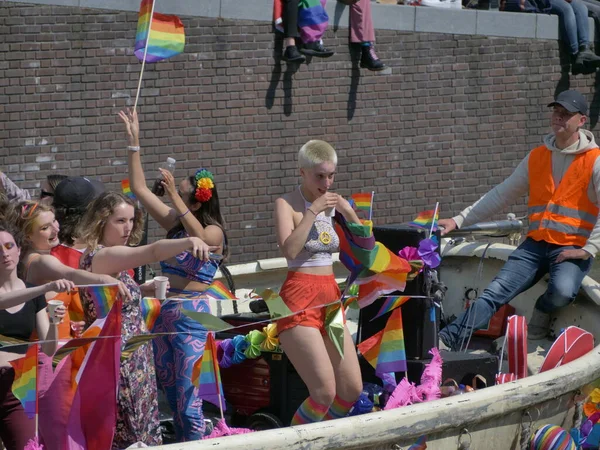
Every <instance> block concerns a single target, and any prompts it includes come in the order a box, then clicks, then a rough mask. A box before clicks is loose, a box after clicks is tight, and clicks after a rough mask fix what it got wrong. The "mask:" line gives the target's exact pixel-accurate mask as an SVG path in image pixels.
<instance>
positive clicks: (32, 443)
mask: <svg viewBox="0 0 600 450" xmlns="http://www.w3.org/2000/svg"><path fill="white" fill-rule="evenodd" d="M23 450H44V446H43V445H42V444H40V443H39V442H38V438H37V436H36V437H35V438H33V439H29V442H28V443H27V445H25V448H23Z"/></svg>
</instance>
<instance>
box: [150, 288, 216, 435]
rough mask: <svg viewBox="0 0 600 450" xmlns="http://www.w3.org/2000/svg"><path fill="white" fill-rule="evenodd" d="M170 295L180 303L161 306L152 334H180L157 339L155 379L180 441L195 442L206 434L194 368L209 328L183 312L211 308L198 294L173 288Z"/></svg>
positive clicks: (204, 310)
mask: <svg viewBox="0 0 600 450" xmlns="http://www.w3.org/2000/svg"><path fill="white" fill-rule="evenodd" d="M169 294H170V295H171V296H173V297H177V298H178V300H169V301H167V302H165V303H164V304H163V305H162V307H161V310H160V315H159V316H158V319H156V323H155V325H154V328H153V330H152V331H153V332H155V333H164V332H170V333H173V332H176V333H177V334H174V335H170V336H161V337H157V338H154V340H153V346H154V364H155V366H156V376H157V378H158V382H159V386H161V387H162V389H163V391H164V392H165V395H166V397H167V400H168V402H169V406H170V407H171V410H172V411H173V422H174V425H175V432H176V435H177V439H178V440H183V441H195V440H198V439H201V438H202V436H203V435H204V415H203V414H202V400H200V399H199V398H198V395H197V391H198V389H197V388H196V387H195V386H194V385H193V384H192V368H193V366H194V363H195V362H196V361H197V360H198V358H200V357H201V356H202V353H203V352H204V345H205V343H206V328H204V327H203V326H202V325H200V324H199V323H198V322H196V321H195V320H192V319H190V318H189V317H188V316H186V315H185V314H183V313H182V312H181V309H182V308H185V309H189V310H191V311H197V312H206V313H210V305H209V303H208V300H206V297H201V293H199V292H190V291H180V290H176V289H170V290H169ZM180 298H185V299H186V300H184V301H181V300H179V299H180Z"/></svg>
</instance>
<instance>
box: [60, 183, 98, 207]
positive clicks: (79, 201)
mask: <svg viewBox="0 0 600 450" xmlns="http://www.w3.org/2000/svg"><path fill="white" fill-rule="evenodd" d="M105 190H106V189H105V188H104V184H102V183H101V182H100V181H96V180H90V179H88V178H84V177H69V178H66V179H64V180H62V181H61V182H60V183H58V186H56V189H54V202H53V203H52V205H53V206H55V207H62V208H85V207H86V206H87V205H89V204H90V203H91V202H92V201H93V200H94V199H95V198H96V197H98V196H99V195H100V194H102V193H103V192H104V191H105Z"/></svg>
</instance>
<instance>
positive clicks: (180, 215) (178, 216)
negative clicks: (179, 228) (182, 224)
mask: <svg viewBox="0 0 600 450" xmlns="http://www.w3.org/2000/svg"><path fill="white" fill-rule="evenodd" d="M189 212H190V210H189V209H188V210H187V211H186V212H184V213H183V214H177V218H178V219H181V218H182V217H183V216H185V215H186V214H187V213H189Z"/></svg>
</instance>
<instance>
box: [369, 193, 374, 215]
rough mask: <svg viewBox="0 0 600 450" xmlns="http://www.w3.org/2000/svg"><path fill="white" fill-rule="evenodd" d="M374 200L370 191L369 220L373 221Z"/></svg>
mask: <svg viewBox="0 0 600 450" xmlns="http://www.w3.org/2000/svg"><path fill="white" fill-rule="evenodd" d="M374 198H375V191H371V207H370V208H369V220H372V219H373V199H374Z"/></svg>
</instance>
